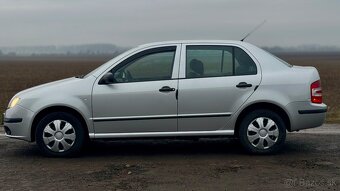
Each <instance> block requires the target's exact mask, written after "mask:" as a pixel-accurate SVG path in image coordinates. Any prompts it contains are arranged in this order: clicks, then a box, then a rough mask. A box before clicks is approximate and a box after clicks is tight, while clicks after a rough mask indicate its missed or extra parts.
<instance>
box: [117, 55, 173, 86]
mask: <svg viewBox="0 0 340 191" xmlns="http://www.w3.org/2000/svg"><path fill="white" fill-rule="evenodd" d="M174 57H175V49H172V50H165V51H157V52H151V53H150V52H148V53H145V54H144V55H143V54H142V55H139V56H138V57H137V58H134V59H133V60H132V61H129V62H127V63H124V64H123V66H121V67H120V68H119V69H113V70H112V71H111V72H112V73H113V76H114V80H115V82H117V83H123V82H141V81H156V80H170V79H171V76H172V67H173V63H174Z"/></svg>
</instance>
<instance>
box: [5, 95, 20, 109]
mask: <svg viewBox="0 0 340 191" xmlns="http://www.w3.org/2000/svg"><path fill="white" fill-rule="evenodd" d="M19 102H20V98H19V97H15V98H13V99H12V101H11V102H9V104H8V109H10V108H12V107H14V106H16V105H17V104H18V103H19Z"/></svg>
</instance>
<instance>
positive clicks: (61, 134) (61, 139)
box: [43, 120, 76, 153]
mask: <svg viewBox="0 0 340 191" xmlns="http://www.w3.org/2000/svg"><path fill="white" fill-rule="evenodd" d="M43 140H44V143H45V145H46V147H47V148H48V149H50V150H51V151H53V152H59V153H60V152H65V151H67V150H69V149H70V148H71V147H72V146H73V144H74V142H75V140H76V133H75V130H74V127H73V126H72V125H71V124H70V123H69V122H67V121H64V120H54V121H52V122H50V123H49V124H48V125H47V126H46V127H45V128H44V132H43Z"/></svg>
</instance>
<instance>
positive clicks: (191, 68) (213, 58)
mask: <svg viewBox="0 0 340 191" xmlns="http://www.w3.org/2000/svg"><path fill="white" fill-rule="evenodd" d="M256 73H257V70H256V64H255V63H254V61H253V60H252V59H251V58H250V57H249V55H248V54H247V53H246V52H244V51H243V50H242V49H240V48H238V47H232V46H201V45H199V46H187V52H186V77H187V78H202V77H219V76H232V75H252V74H256Z"/></svg>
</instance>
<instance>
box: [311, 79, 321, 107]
mask: <svg viewBox="0 0 340 191" xmlns="http://www.w3.org/2000/svg"><path fill="white" fill-rule="evenodd" d="M310 98H311V102H312V103H322V89H321V82H320V80H318V81H315V82H313V83H312V84H311V85H310Z"/></svg>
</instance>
